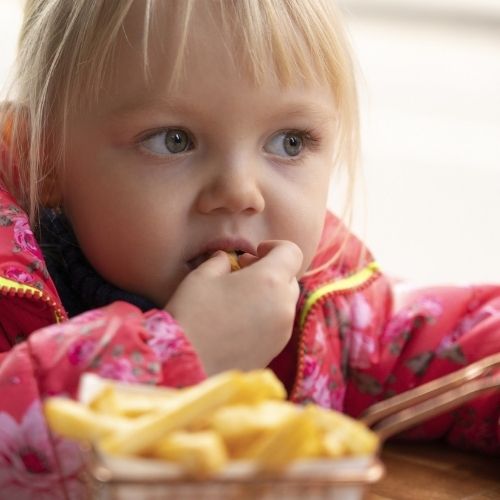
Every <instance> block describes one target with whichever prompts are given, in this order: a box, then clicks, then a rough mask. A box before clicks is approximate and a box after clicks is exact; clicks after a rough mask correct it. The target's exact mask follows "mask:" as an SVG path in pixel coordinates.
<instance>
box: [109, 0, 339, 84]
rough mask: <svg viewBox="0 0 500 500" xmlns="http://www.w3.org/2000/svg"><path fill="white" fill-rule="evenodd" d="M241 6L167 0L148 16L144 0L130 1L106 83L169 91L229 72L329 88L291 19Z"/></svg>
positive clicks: (266, 81) (250, 78)
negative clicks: (270, 16) (251, 15)
mask: <svg viewBox="0 0 500 500" xmlns="http://www.w3.org/2000/svg"><path fill="white" fill-rule="evenodd" d="M226 4H227V5H226ZM244 4H245V2H241V3H240V2H234V3H233V2H231V3H230V2H213V1H208V0H207V1H202V2H196V3H195V4H193V7H194V8H193V9H191V10H189V9H188V6H189V5H190V3H189V2H170V1H168V0H167V1H162V2H153V3H152V10H151V11H148V9H147V8H146V6H147V2H146V1H138V2H134V3H133V5H132V7H131V9H130V11H129V12H128V15H127V16H126V18H125V20H124V24H123V29H122V30H120V32H119V35H118V37H117V43H116V47H115V51H114V58H113V65H112V66H113V70H112V71H110V74H111V76H112V79H111V83H112V84H114V86H115V87H116V86H119V85H123V83H124V82H126V83H132V82H133V83H134V84H135V85H139V84H142V85H143V86H145V87H147V88H151V89H152V88H154V86H155V85H158V84H159V82H161V85H162V86H163V87H165V86H167V87H169V88H174V87H176V85H178V84H179V83H180V82H181V81H183V83H185V81H186V80H187V79H190V80H196V81H197V82H198V83H202V82H203V81H204V80H205V79H206V78H207V77H208V76H209V75H213V74H214V73H217V72H219V73H225V74H227V73H229V72H231V73H233V74H237V75H238V77H239V78H241V79H245V80H246V81H251V82H252V83H253V84H256V85H262V84H265V85H273V86H274V85H277V86H290V85H297V84H298V85H303V84H304V83H305V82H309V83H310V82H314V83H321V84H325V83H328V84H329V85H330V84H331V81H328V78H327V76H326V74H325V70H324V68H320V67H319V65H318V63H319V60H320V59H321V57H318V55H317V54H313V53H312V52H311V50H310V48H309V47H308V46H307V42H306V40H305V38H304V36H303V35H302V34H301V29H299V28H300V27H296V29H294V30H291V27H290V24H291V23H293V21H291V20H290V19H288V20H287V21H284V20H282V21H280V20H279V19H275V20H274V21H273V22H272V23H271V22H270V21H269V19H267V18H266V15H264V14H265V13H261V17H260V18H259V20H258V19H253V20H250V19H246V18H245V15H244V14H245V12H244V11H245V10H244V9H243V10H242V11H239V10H238V9H239V6H241V5H244ZM253 5H255V6H257V5H262V4H260V3H257V2H256V3H255V4H253ZM229 7H232V8H229ZM257 11H258V9H257V10H255V12H257ZM255 12H254V14H255ZM248 15H249V12H246V16H247V17H248ZM283 19H284V18H283ZM281 23H283V26H281ZM281 28H283V29H281Z"/></svg>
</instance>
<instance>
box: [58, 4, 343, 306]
mask: <svg viewBox="0 0 500 500" xmlns="http://www.w3.org/2000/svg"><path fill="white" fill-rule="evenodd" d="M208 5H209V3H208V2H206V3H204V2H202V3H201V4H199V7H200V8H199V9H197V10H196V12H195V13H194V14H193V15H194V20H193V27H192V29H191V31H190V33H192V35H191V34H190V39H189V42H188V46H187V48H186V50H187V52H186V56H185V65H184V71H183V73H182V77H181V79H180V81H179V84H178V85H176V86H175V88H174V90H173V91H172V90H171V89H169V83H170V76H171V71H172V68H171V66H170V64H171V61H173V60H174V58H175V50H176V47H177V44H176V43H175V42H176V40H175V36H174V35H171V36H166V35H163V39H162V38H161V37H158V35H157V37H156V38H155V39H153V40H152V45H151V51H150V60H149V64H150V68H149V69H150V72H151V79H150V81H149V83H146V82H145V80H144V78H143V59H142V55H141V51H140V50H138V49H137V48H136V47H137V46H139V43H140V41H141V36H142V34H141V28H142V17H141V13H140V12H132V13H131V14H130V15H129V18H128V19H127V22H126V30H127V38H126V39H125V37H124V40H123V42H122V43H121V44H120V46H119V49H118V51H117V54H116V68H114V69H115V71H114V73H113V75H114V76H113V79H112V81H111V82H109V85H108V86H107V87H106V89H104V91H103V93H102V96H101V98H100V99H99V103H98V105H96V106H95V107H90V108H88V109H84V110H79V111H78V113H75V115H74V116H70V119H69V123H68V140H67V148H66V169H65V174H64V176H63V178H62V179H61V182H60V186H61V190H62V199H63V206H64V210H65V212H66V214H67V216H68V217H69V219H70V221H71V222H72V225H73V228H74V231H75V233H76V235H77V237H78V240H79V242H80V244H81V247H82V249H83V252H84V253H85V255H86V256H87V258H88V260H89V261H90V263H91V264H92V265H93V266H94V267H95V269H96V270H97V271H98V272H99V273H100V274H101V275H102V276H103V277H105V278H106V279H107V280H109V281H110V282H112V283H114V284H115V285H116V286H119V287H121V288H123V289H125V290H128V291H132V292H135V293H139V294H141V295H143V296H145V297H148V298H149V299H151V300H152V301H153V302H155V303H156V304H157V305H158V306H160V307H163V306H164V305H165V304H166V302H167V301H168V299H169V298H170V296H171V295H172V294H173V292H174V291H175V290H176V288H177V286H178V285H179V283H180V282H181V280H182V279H183V278H184V277H185V276H186V275H187V274H188V273H189V272H190V270H192V269H193V268H194V267H195V266H196V265H197V264H199V263H200V262H201V261H203V259H204V258H206V256H207V255H208V254H209V253H210V252H213V251H215V250H216V249H218V248H221V249H226V250H228V249H237V250H243V251H246V252H254V251H255V249H256V247H257V246H258V244H259V243H260V242H261V241H263V240H269V239H286V240H291V241H293V242H295V243H296V244H297V245H299V247H300V248H301V249H302V252H303V254H304V264H303V267H302V269H301V274H303V273H304V272H305V270H306V269H307V267H308V266H309V264H310V262H311V260H312V257H313V255H314V252H315V249H316V247H317V245H318V242H319V238H320V235H321V230H322V226H323V220H324V214H325V206H326V198H327V194H328V184H329V177H330V172H331V164H332V157H333V153H334V151H333V149H334V147H333V145H334V139H335V116H334V113H335V105H334V98H333V95H332V92H331V89H330V87H329V86H328V85H326V84H325V85H324V86H321V85H316V84H311V85H299V84H297V85H293V86H289V87H286V88H284V87H283V86H280V85H279V84H278V83H277V82H275V83H269V84H267V85H261V86H256V85H255V84H253V83H252V81H251V80H250V79H248V78H247V77H245V76H244V74H243V72H240V71H239V70H238V68H236V67H235V66H234V63H233V61H232V59H231V57H230V56H229V54H228V52H227V48H226V45H225V40H224V39H222V37H221V35H220V31H219V30H218V29H217V26H216V25H215V23H214V22H212V21H210V19H211V17H210V15H207V13H206V12H203V10H204V6H208ZM159 16H162V14H159ZM162 21H163V19H161V18H159V19H156V20H155V24H156V25H158V26H162ZM165 25H167V27H165V28H164V30H160V31H162V32H166V33H168V32H169V31H170V30H169V29H167V28H168V22H167V21H166V20H165ZM270 80H272V79H270ZM298 277H300V276H298Z"/></svg>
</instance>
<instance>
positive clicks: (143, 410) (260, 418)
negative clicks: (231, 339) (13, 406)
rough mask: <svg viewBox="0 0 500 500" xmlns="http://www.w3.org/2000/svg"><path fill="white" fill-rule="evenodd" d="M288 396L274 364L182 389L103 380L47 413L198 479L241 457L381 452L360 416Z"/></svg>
mask: <svg viewBox="0 0 500 500" xmlns="http://www.w3.org/2000/svg"><path fill="white" fill-rule="evenodd" d="M84 377H94V379H95V378H98V377H97V376H96V375H91V374H87V375H84ZM94 382H95V381H94ZM285 398H286V391H285V389H284V387H283V385H282V384H281V382H280V381H279V380H278V379H277V378H276V377H275V375H274V374H273V372H272V371H270V370H255V371H251V372H246V373H244V372H238V371H228V372H224V373H221V374H219V375H215V376H213V377H210V378H209V379H207V380H206V381H204V382H202V383H200V384H198V385H196V386H193V387H189V388H186V389H178V390H177V389H167V388H161V387H149V386H142V385H124V384H121V383H116V382H113V381H110V380H105V379H99V384H98V389H97V390H94V392H93V394H92V396H91V397H86V398H84V399H86V400H85V401H73V400H71V399H68V398H62V397H51V398H48V399H47V400H46V401H45V403H44V412H45V415H46V418H47V421H48V423H49V426H50V427H51V429H52V430H53V432H55V433H56V434H59V435H61V436H64V437H67V438H71V439H75V440H78V441H80V442H91V443H93V445H94V446H95V447H96V448H97V449H98V450H99V451H100V452H101V453H104V454H109V455H124V456H136V457H148V458H152V459H161V460H167V461H169V462H174V463H175V464H177V465H179V466H180V467H181V468H182V470H183V471H184V472H185V473H186V474H188V475H189V476H192V477H209V476H212V475H214V474H216V473H218V472H220V471H222V470H223V469H224V467H225V466H226V465H228V464H230V463H233V462H234V461H237V460H245V461H252V462H253V463H255V464H257V465H258V468H259V469H262V470H265V471H279V470H282V469H283V468H285V467H286V466H288V465H290V464H291V463H292V462H295V461H297V460H306V459H317V458H338V457H346V456H358V455H371V454H373V453H375V452H376V450H377V448H378V438H377V436H376V435H375V434H374V433H373V432H372V431H370V430H369V429H367V428H366V427H365V426H364V425H363V424H361V423H360V422H357V421H356V420H354V419H352V418H350V417H347V416H345V415H343V414H341V413H338V412H335V411H331V410H326V409H324V408H321V407H319V406H316V405H313V404H310V405H306V406H300V405H295V404H293V403H290V402H287V401H285Z"/></svg>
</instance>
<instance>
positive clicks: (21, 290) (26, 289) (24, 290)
mask: <svg viewBox="0 0 500 500" xmlns="http://www.w3.org/2000/svg"><path fill="white" fill-rule="evenodd" d="M2 292H7V294H9V293H12V292H13V293H15V294H16V295H19V296H25V295H27V296H28V297H32V298H35V299H39V300H42V301H43V302H46V303H47V304H48V305H49V306H50V307H51V308H52V311H53V313H54V318H55V320H56V323H60V322H61V321H63V320H64V318H65V315H64V313H63V312H62V311H61V308H60V307H58V305H57V304H56V302H55V301H54V300H52V299H51V297H50V296H49V295H47V294H45V293H43V292H42V291H41V290H39V289H38V288H35V287H33V286H30V285H25V284H22V283H18V282H17V281H13V280H10V279H8V278H4V277H2V276H0V295H2ZM4 294H5V293H4Z"/></svg>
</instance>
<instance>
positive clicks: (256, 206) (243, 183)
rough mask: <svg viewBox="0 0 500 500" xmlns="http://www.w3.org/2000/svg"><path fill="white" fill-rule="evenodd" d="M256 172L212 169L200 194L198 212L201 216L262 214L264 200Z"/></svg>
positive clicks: (237, 166) (235, 167) (234, 166)
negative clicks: (202, 214) (225, 213)
mask: <svg viewBox="0 0 500 500" xmlns="http://www.w3.org/2000/svg"><path fill="white" fill-rule="evenodd" d="M257 177H258V175H257V172H256V169H254V168H252V167H246V166H245V165H241V164H236V163H235V164H231V165H226V166H221V165H220V164H219V166H218V167H215V168H214V169H213V172H212V173H211V174H209V176H208V178H207V180H206V182H205V184H204V186H203V187H202V189H201V190H200V192H199V196H198V199H197V204H196V205H197V209H198V211H199V212H200V213H204V214H209V213H213V212H216V213H224V212H227V213H246V214H256V213H259V212H262V211H263V210H264V207H265V200H264V196H263V193H262V188H261V186H260V185H259V181H258V178H257Z"/></svg>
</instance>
